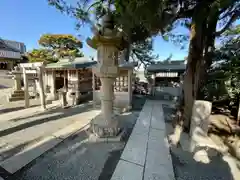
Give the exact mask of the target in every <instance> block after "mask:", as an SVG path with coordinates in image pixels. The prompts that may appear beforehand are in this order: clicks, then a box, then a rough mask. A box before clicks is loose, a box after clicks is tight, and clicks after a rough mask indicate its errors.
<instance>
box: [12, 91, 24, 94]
mask: <svg viewBox="0 0 240 180" xmlns="http://www.w3.org/2000/svg"><path fill="white" fill-rule="evenodd" d="M13 94H24V91H23V90H14V91H13Z"/></svg>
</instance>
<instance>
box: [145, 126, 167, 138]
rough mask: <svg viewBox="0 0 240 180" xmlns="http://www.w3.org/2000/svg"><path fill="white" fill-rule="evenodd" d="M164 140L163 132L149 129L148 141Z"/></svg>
mask: <svg viewBox="0 0 240 180" xmlns="http://www.w3.org/2000/svg"><path fill="white" fill-rule="evenodd" d="M164 138H165V131H163V130H159V129H153V128H150V131H149V139H152V140H159V141H161V140H163V139H164Z"/></svg>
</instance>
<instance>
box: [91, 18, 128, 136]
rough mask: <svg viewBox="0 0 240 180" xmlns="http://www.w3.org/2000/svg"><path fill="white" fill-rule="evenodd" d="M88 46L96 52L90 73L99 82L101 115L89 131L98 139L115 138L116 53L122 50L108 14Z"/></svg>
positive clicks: (117, 73) (116, 123)
mask: <svg viewBox="0 0 240 180" xmlns="http://www.w3.org/2000/svg"><path fill="white" fill-rule="evenodd" d="M87 43H88V45H89V46H91V47H92V48H94V49H96V50H97V61H98V63H97V65H96V66H95V67H93V69H92V71H93V73H94V74H96V76H98V77H99V78H100V81H101V97H100V100H101V114H100V115H99V116H98V117H96V118H95V119H93V120H92V123H91V129H92V130H93V132H94V133H95V134H96V135H97V136H99V137H110V136H116V135H117V134H118V132H119V130H120V129H119V126H118V121H117V118H116V116H115V115H114V112H113V101H114V87H113V86H114V81H115V80H116V77H117V76H118V75H119V67H118V53H119V51H121V50H123V49H124V39H123V36H122V33H121V32H119V31H117V29H115V28H114V21H113V18H112V16H111V15H110V14H107V15H105V16H104V17H103V19H102V27H101V28H100V29H98V30H96V31H95V33H94V37H93V38H91V39H90V38H88V39H87Z"/></svg>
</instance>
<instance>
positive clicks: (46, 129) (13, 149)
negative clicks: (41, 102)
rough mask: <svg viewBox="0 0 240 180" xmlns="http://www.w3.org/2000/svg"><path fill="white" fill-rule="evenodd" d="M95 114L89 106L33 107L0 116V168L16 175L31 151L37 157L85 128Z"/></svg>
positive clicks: (96, 111)
mask: <svg viewBox="0 0 240 180" xmlns="http://www.w3.org/2000/svg"><path fill="white" fill-rule="evenodd" d="M99 112H100V111H99V110H93V109H92V104H91V103H86V104H82V105H78V106H76V107H72V108H69V109H62V108H59V107H56V105H54V104H52V105H49V106H48V110H46V111H42V110H41V108H40V107H33V108H29V109H24V110H19V111H15V112H11V113H4V114H2V115H0V166H1V167H2V168H4V169H5V170H7V171H8V172H10V173H14V172H16V171H17V170H18V169H20V168H21V167H23V166H24V165H26V164H27V163H28V162H30V161H31V160H33V159H34V158H36V157H37V156H36V155H35V154H36V152H35V151H32V149H38V150H37V151H38V152H37V154H39V153H40V154H39V155H41V153H43V152H45V151H46V150H48V149H49V148H48V147H52V146H54V145H56V144H58V143H59V142H61V141H62V140H63V139H65V138H66V137H67V136H68V135H69V134H71V133H73V132H76V131H77V130H78V129H80V128H82V127H84V126H86V125H87V124H89V122H90V121H91V119H92V118H94V117H95V116H96V115H97V114H98V113H99ZM35 147H38V148H35ZM26 160H27V161H26Z"/></svg>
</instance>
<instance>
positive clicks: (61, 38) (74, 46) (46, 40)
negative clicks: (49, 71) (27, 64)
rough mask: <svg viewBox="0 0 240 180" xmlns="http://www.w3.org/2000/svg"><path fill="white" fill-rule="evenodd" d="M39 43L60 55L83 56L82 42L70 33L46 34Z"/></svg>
mask: <svg viewBox="0 0 240 180" xmlns="http://www.w3.org/2000/svg"><path fill="white" fill-rule="evenodd" d="M38 43H39V45H41V46H42V47H44V48H45V49H47V50H49V51H52V52H53V53H54V54H55V55H56V56H58V57H64V56H73V57H82V56H83V54H82V52H81V51H80V49H81V48H82V42H81V41H79V40H78V39H77V38H76V37H74V36H72V35H69V34H44V35H42V36H41V38H40V39H39V41H38Z"/></svg>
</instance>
